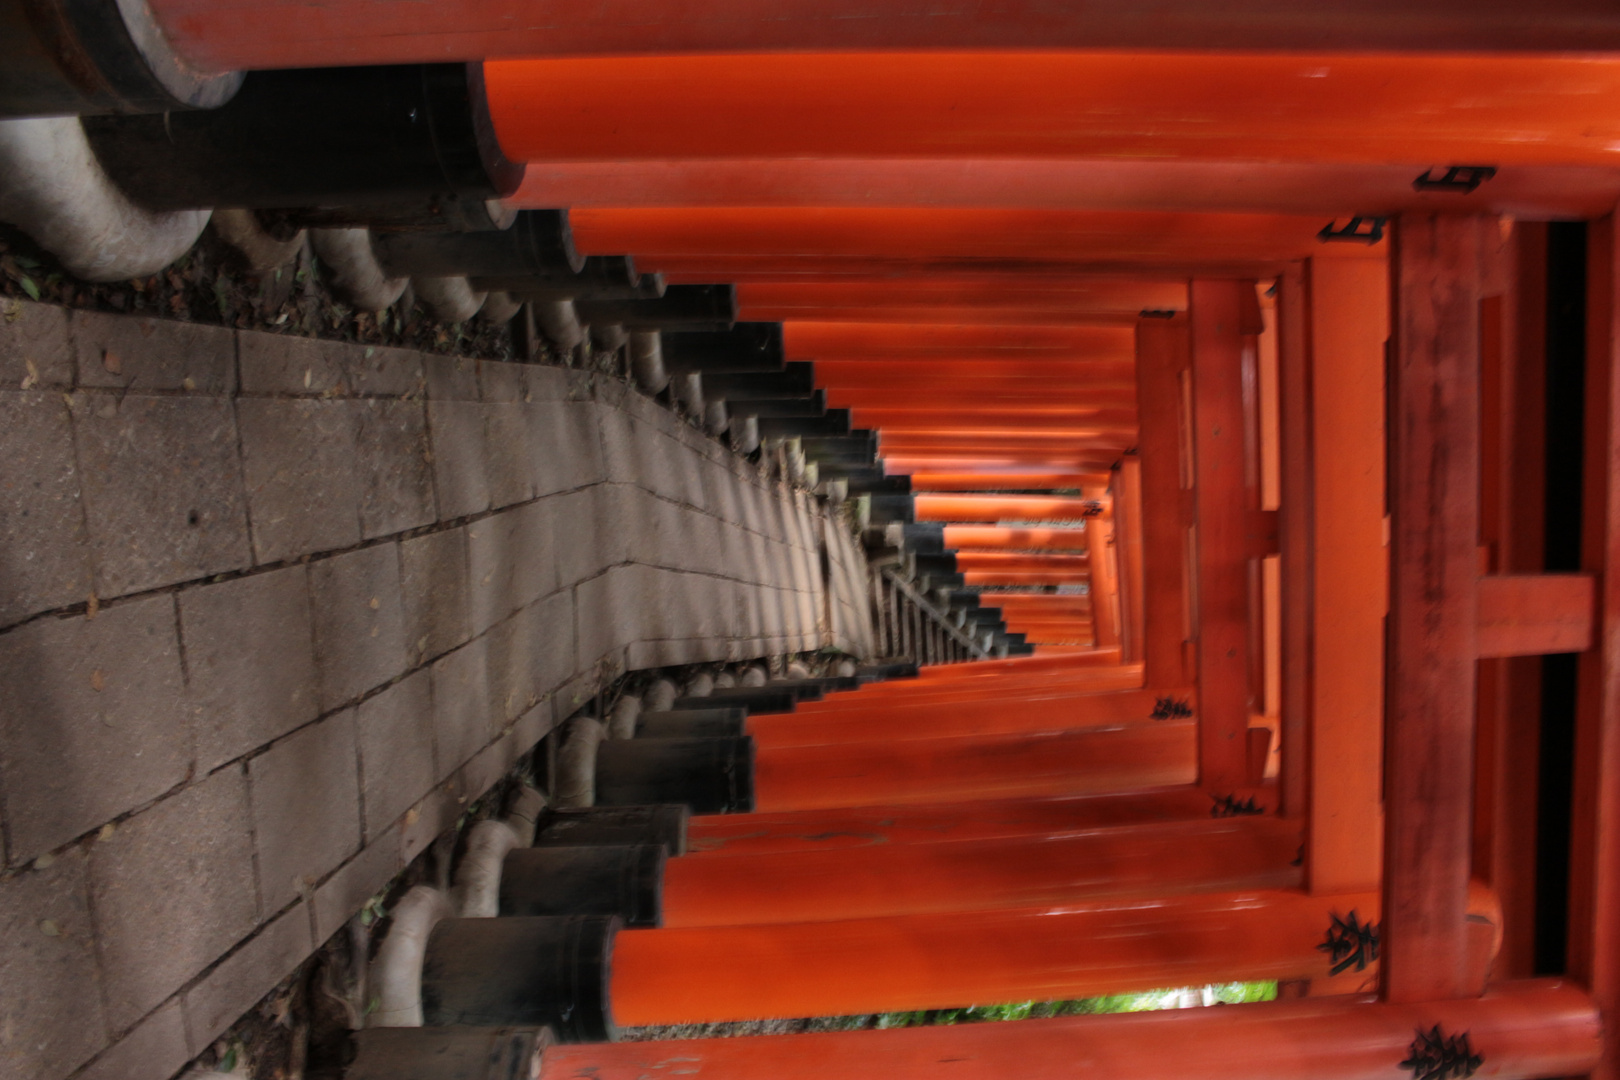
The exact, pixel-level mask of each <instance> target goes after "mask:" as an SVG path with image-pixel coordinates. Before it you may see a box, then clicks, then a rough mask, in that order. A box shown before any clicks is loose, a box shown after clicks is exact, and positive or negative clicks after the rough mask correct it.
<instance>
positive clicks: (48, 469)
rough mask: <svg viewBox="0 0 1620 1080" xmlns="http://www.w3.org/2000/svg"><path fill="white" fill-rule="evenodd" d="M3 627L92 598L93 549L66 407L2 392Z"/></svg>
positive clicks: (54, 398)
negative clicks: (86, 530)
mask: <svg viewBox="0 0 1620 1080" xmlns="http://www.w3.org/2000/svg"><path fill="white" fill-rule="evenodd" d="M0 460H4V461H5V463H6V466H5V468H4V469H0V625H5V624H7V623H11V622H16V621H17V620H19V619H23V618H26V617H27V616H29V615H33V614H36V613H38V612H41V611H49V610H50V609H51V608H56V607H65V606H66V605H68V604H72V603H77V602H79V601H82V600H83V599H84V598H85V597H87V596H89V595H90V544H89V538H88V537H87V535H86V533H85V528H84V508H83V506H82V505H81V504H80V501H79V477H78V469H77V467H76V466H75V465H74V462H73V432H72V430H71V428H70V427H69V426H68V411H67V406H66V405H65V404H63V402H62V396H61V394H59V393H57V392H55V391H49V392H42V391H27V392H22V391H17V392H10V391H8V392H4V393H0Z"/></svg>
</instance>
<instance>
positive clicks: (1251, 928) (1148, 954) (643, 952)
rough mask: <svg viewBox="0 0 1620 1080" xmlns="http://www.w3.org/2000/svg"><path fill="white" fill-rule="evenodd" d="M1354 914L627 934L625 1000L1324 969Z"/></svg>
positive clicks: (982, 997) (1343, 903) (1278, 974)
mask: <svg viewBox="0 0 1620 1080" xmlns="http://www.w3.org/2000/svg"><path fill="white" fill-rule="evenodd" d="M722 861H725V860H716V862H722ZM1486 910H1487V909H1486V908H1485V907H1483V906H1482V908H1481V912H1482V916H1485V914H1486ZM1351 911H1355V912H1356V913H1357V916H1358V918H1359V919H1361V920H1369V919H1370V920H1373V921H1376V920H1377V918H1378V902H1377V897H1376V896H1375V895H1373V894H1370V893H1361V894H1357V895H1352V896H1337V897H1313V896H1308V895H1306V894H1305V893H1303V892H1300V891H1298V890H1248V891H1243V892H1236V893H1203V894H1197V895H1191V896H1167V897H1159V898H1155V899H1153V900H1151V901H1143V900H1141V899H1114V900H1096V901H1090V902H1085V903H1077V904H1066V905H1062V906H1061V907H1052V906H1046V907H1033V908H1024V909H1020V910H1016V911H970V912H961V911H956V912H949V913H945V914H925V915H904V916H894V917H890V918H879V919H850V920H839V921H834V922H810V923H804V922H801V923H777V924H772V925H762V926H717V927H695V928H691V929H684V930H672V929H664V930H625V931H622V932H621V933H620V934H619V935H618V938H617V940H616V942H615V945H614V950H613V972H612V985H611V1000H612V1007H613V1015H614V1017H615V1018H616V1020H617V1021H618V1022H619V1023H621V1024H626V1025H631V1024H679V1023H703V1022H707V1021H718V1020H741V1019H750V1018H759V1017H794V1016H841V1015H851V1014H859V1013H870V1012H888V1011H893V1010H902V1009H904V1010H909V1009H936V1008H950V1007H953V1006H960V1005H963V1004H967V1003H972V1002H987V1003H988V1002H1008V1001H1048V1000H1053V999H1064V998H1076V997H1088V996H1092V995H1095V994H1111V993H1130V992H1133V991H1139V990H1153V989H1161V988H1164V987H1167V986H1169V987H1174V986H1199V985H1207V984H1209V983H1214V982H1230V981H1251V980H1261V979H1275V978H1301V977H1306V978H1311V977H1314V978H1323V977H1325V976H1326V975H1327V972H1328V971H1329V970H1330V969H1331V967H1332V965H1333V962H1332V961H1331V960H1330V959H1329V955H1328V953H1327V952H1326V951H1324V950H1320V949H1318V948H1317V946H1318V945H1320V944H1321V943H1322V942H1323V941H1325V940H1326V938H1327V936H1328V931H1329V928H1330V927H1331V925H1332V922H1333V916H1334V915H1335V914H1337V915H1338V916H1340V917H1341V918H1346V917H1348V915H1349V913H1350V912H1351ZM1477 950H1478V956H1477V960H1478V966H1479V967H1480V969H1481V970H1482V971H1483V969H1484V967H1485V966H1486V965H1487V964H1488V963H1489V959H1490V955H1491V954H1492V952H1493V951H1494V944H1493V941H1492V940H1491V939H1490V938H1489V936H1482V937H1481V938H1480V939H1479V941H1478V943H1477ZM1217 1011H1221V1010H1217ZM1407 1037H1408V1038H1410V1037H1411V1036H1410V1033H1408V1036H1407ZM1394 1076H1395V1074H1394V1073H1391V1080H1393V1078H1394Z"/></svg>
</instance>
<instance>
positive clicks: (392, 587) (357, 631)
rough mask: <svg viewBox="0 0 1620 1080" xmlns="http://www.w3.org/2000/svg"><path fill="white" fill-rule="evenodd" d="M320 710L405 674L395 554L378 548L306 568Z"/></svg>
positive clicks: (391, 549) (390, 549)
mask: <svg viewBox="0 0 1620 1080" xmlns="http://www.w3.org/2000/svg"><path fill="white" fill-rule="evenodd" d="M309 585H310V595H311V600H312V605H311V606H312V610H313V613H314V619H315V667H316V671H317V672H318V673H319V680H318V681H319V685H320V700H321V709H322V711H325V710H328V709H333V708H336V707H337V706H339V705H341V704H343V703H344V702H346V701H350V700H353V699H354V698H356V697H358V696H359V695H361V694H363V693H365V692H366V691H367V690H370V689H371V688H372V687H374V686H380V685H381V684H383V683H385V682H387V681H388V680H390V679H392V678H394V677H395V676H396V675H398V674H400V672H402V671H404V670H405V663H406V660H405V612H404V602H403V600H402V599H401V596H400V588H399V550H398V548H397V546H396V545H394V544H378V545H375V546H373V547H368V548H362V549H360V550H359V551H351V552H348V553H346V554H343V555H334V556H332V557H331V558H329V559H319V560H317V561H315V562H312V563H310V564H309Z"/></svg>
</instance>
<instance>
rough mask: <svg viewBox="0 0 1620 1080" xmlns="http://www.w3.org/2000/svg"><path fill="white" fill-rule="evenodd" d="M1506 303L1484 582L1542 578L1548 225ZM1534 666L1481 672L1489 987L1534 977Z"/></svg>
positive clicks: (1492, 388) (1490, 408)
mask: <svg viewBox="0 0 1620 1080" xmlns="http://www.w3.org/2000/svg"><path fill="white" fill-rule="evenodd" d="M1501 269H1502V272H1501V274H1500V275H1499V276H1500V277H1501V279H1502V290H1503V291H1502V295H1501V297H1500V298H1497V297H1495V296H1487V297H1486V298H1485V300H1484V302H1483V304H1482V305H1481V318H1480V329H1481V334H1482V338H1481V341H1480V347H1481V366H1482V368H1483V372H1482V376H1483V377H1482V380H1481V394H1480V399H1481V401H1480V404H1481V408H1480V412H1481V417H1482V425H1481V475H1480V499H1481V505H1480V533H1479V540H1480V545H1481V547H1482V548H1483V549H1484V550H1485V552H1486V558H1485V560H1484V561H1483V562H1482V564H1481V572H1482V573H1487V574H1539V573H1541V572H1542V571H1544V570H1545V569H1546V544H1545V531H1546V509H1547V507H1546V489H1547V454H1546V443H1547V415H1546V414H1547V392H1546V389H1547V388H1546V382H1547V370H1546V368H1547V359H1546V347H1547V341H1546V337H1547V309H1546V303H1547V225H1546V223H1544V222H1540V223H1537V222H1519V223H1518V224H1517V225H1516V226H1515V227H1514V230H1513V241H1512V244H1511V245H1510V247H1509V250H1508V253H1507V258H1505V259H1504V261H1503V266H1502V268H1501ZM1541 670H1542V661H1541V657H1539V656H1520V657H1509V658H1504V659H1498V660H1481V661H1480V664H1479V691H1478V694H1479V697H1478V702H1477V708H1476V715H1477V716H1478V726H1479V730H1478V732H1477V734H1476V737H1475V740H1474V745H1475V756H1476V762H1475V776H1476V780H1475V783H1474V877H1475V879H1476V880H1479V881H1483V882H1486V883H1487V884H1489V885H1490V886H1491V888H1493V889H1494V890H1495V891H1496V895H1497V898H1498V899H1499V901H1500V902H1501V905H1502V948H1501V952H1500V954H1499V955H1498V957H1497V961H1496V966H1495V968H1494V972H1493V974H1494V977H1496V978H1510V979H1514V978H1527V977H1529V976H1530V975H1532V974H1534V973H1535V969H1536V965H1535V957H1534V951H1535V922H1536V840H1537V836H1536V830H1537V820H1538V817H1539V814H1538V800H1539V790H1540V767H1541V690H1542V678H1541Z"/></svg>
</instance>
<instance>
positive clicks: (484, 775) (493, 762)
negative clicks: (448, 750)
mask: <svg viewBox="0 0 1620 1080" xmlns="http://www.w3.org/2000/svg"><path fill="white" fill-rule="evenodd" d="M512 747H513V742H512V736H511V735H510V734H506V735H503V736H501V737H500V738H498V739H496V740H495V741H494V742H492V743H490V744H489V745H488V746H486V747H484V748H483V749H482V750H480V751H479V752H478V753H476V754H474V755H473V758H472V760H471V761H469V762H467V764H465V765H463V766H462V767H461V791H462V797H463V798H464V799H466V800H467V801H468V802H476V801H478V800H479V799H481V798H483V797H484V794H485V793H486V792H487V791H489V789H490V788H492V787H494V786H495V785H496V783H498V782H499V781H500V779H501V777H503V776H505V775H506V774H507V772H508V771H510V770H511V768H512V763H513V762H514V761H516V760H517V755H516V754H515V753H514V752H513V750H512Z"/></svg>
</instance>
